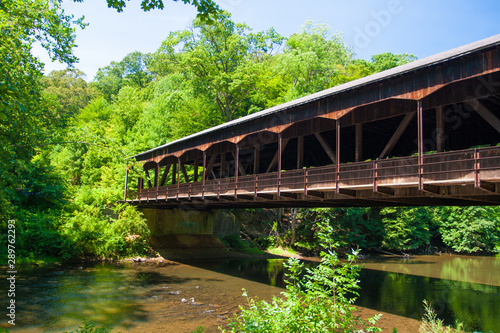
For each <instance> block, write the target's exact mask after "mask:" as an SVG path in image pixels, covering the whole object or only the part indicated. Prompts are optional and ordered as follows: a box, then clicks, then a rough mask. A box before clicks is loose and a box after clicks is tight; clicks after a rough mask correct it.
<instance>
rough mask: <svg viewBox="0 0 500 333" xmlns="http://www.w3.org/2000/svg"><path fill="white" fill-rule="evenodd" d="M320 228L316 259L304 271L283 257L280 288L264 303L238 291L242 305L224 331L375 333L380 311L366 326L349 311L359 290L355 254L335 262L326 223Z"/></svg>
mask: <svg viewBox="0 0 500 333" xmlns="http://www.w3.org/2000/svg"><path fill="white" fill-rule="evenodd" d="M320 228H321V232H320V233H319V241H320V244H321V245H322V247H323V251H322V252H321V254H320V256H321V263H320V264H319V265H318V266H316V267H313V268H305V269H304V263H302V262H300V261H299V260H297V259H294V258H291V259H289V260H288V264H287V266H286V267H287V268H288V270H289V273H288V274H287V276H288V280H287V281H286V283H287V287H286V291H285V292H283V293H282V295H283V296H282V297H274V298H273V300H272V301H271V302H270V303H268V302H266V301H263V300H257V299H252V298H249V297H248V296H247V293H246V291H245V290H244V292H243V296H244V297H246V299H247V306H246V307H243V306H241V307H240V309H241V312H240V313H239V314H238V315H235V316H234V317H233V318H231V319H230V320H229V324H228V327H229V330H228V332H358V331H359V329H360V328H361V327H363V328H364V329H365V331H366V332H380V331H381V330H380V329H379V328H376V327H371V326H369V325H373V324H375V322H376V320H377V319H378V318H379V317H380V315H378V316H375V317H373V318H370V319H369V320H368V321H369V324H367V323H365V322H364V321H362V320H361V319H359V318H357V317H356V316H355V315H354V314H353V312H354V311H355V310H356V308H355V307H354V306H353V305H352V304H353V303H354V301H355V300H356V296H357V292H356V289H358V288H359V287H358V282H359V281H358V280H357V277H358V274H359V270H360V268H359V267H358V266H357V265H355V264H354V262H355V260H356V258H357V252H356V251H353V253H352V254H350V255H349V256H348V262H347V263H344V264H340V260H339V259H338V256H337V253H336V252H335V248H336V247H337V245H338V244H336V243H334V242H333V240H332V238H331V236H332V232H333V229H332V227H331V226H330V225H329V224H327V223H322V224H321V225H320ZM222 331H223V332H226V330H222Z"/></svg>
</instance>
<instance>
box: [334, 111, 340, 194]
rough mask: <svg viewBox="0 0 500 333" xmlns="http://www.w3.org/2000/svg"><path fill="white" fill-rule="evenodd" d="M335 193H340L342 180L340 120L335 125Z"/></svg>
mask: <svg viewBox="0 0 500 333" xmlns="http://www.w3.org/2000/svg"><path fill="white" fill-rule="evenodd" d="M335 127H336V128H335V154H336V155H337V156H336V158H335V162H336V163H335V192H337V193H340V188H339V180H340V175H339V173H340V120H338V119H337V122H336V124H335Z"/></svg>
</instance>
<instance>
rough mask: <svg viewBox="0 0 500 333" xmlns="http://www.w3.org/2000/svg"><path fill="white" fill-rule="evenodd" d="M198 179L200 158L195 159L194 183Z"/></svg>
mask: <svg viewBox="0 0 500 333" xmlns="http://www.w3.org/2000/svg"><path fill="white" fill-rule="evenodd" d="M197 181H198V159H197V158H196V159H195V160H194V178H193V183H196V182H197Z"/></svg>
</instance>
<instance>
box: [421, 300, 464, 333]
mask: <svg viewBox="0 0 500 333" xmlns="http://www.w3.org/2000/svg"><path fill="white" fill-rule="evenodd" d="M424 310H425V313H424V316H423V317H422V324H421V325H420V327H419V329H418V332H419V333H452V332H455V333H465V331H463V324H461V323H457V324H456V327H455V328H452V327H450V326H445V325H443V321H442V320H441V319H438V318H437V315H436V311H434V309H433V308H432V306H431V304H430V303H428V302H427V300H425V299H424Z"/></svg>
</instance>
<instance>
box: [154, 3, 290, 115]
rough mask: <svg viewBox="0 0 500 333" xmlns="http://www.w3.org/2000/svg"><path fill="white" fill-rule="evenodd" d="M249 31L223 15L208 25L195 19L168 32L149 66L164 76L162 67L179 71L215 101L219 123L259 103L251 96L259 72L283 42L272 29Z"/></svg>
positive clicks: (261, 74) (246, 27)
mask: <svg viewBox="0 0 500 333" xmlns="http://www.w3.org/2000/svg"><path fill="white" fill-rule="evenodd" d="M250 31H251V30H250V28H249V27H248V26H246V25H244V24H240V23H234V22H233V21H231V17H230V14H228V13H223V14H222V15H221V16H220V17H219V18H218V19H217V21H216V22H213V23H212V24H206V23H204V22H202V21H201V20H195V21H194V23H193V28H192V29H191V30H183V31H177V32H173V33H171V34H170V35H169V37H168V38H167V39H166V40H165V41H164V42H163V43H162V46H161V47H160V49H159V50H158V51H157V52H156V53H155V54H154V55H153V60H152V68H154V70H155V71H156V72H157V73H158V72H160V71H162V72H163V73H165V74H166V73H167V72H166V70H165V68H167V70H172V68H177V69H178V70H182V71H183V73H184V74H185V75H186V77H187V79H189V80H191V81H192V84H193V85H194V87H195V88H196V90H197V93H198V94H203V95H205V96H207V97H208V98H209V99H210V100H212V101H213V102H215V105H216V106H217V108H218V109H219V112H220V116H219V119H220V120H219V122H220V121H222V122H226V121H229V120H232V119H235V118H238V117H240V116H242V115H246V114H248V113H250V112H252V111H255V110H258V109H261V108H262V107H263V106H262V105H255V104H254V103H253V102H252V95H253V94H254V93H255V92H256V91H257V88H258V87H259V84H258V82H259V80H262V76H263V75H264V69H265V66H263V63H264V61H265V60H267V59H269V58H270V56H271V55H272V53H273V51H275V50H276V49H277V48H278V47H279V45H280V44H281V42H282V40H283V38H282V37H281V36H279V35H278V34H277V33H276V32H275V31H274V29H270V30H268V31H265V32H259V33H252V32H250ZM213 102H212V103H213Z"/></svg>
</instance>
